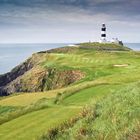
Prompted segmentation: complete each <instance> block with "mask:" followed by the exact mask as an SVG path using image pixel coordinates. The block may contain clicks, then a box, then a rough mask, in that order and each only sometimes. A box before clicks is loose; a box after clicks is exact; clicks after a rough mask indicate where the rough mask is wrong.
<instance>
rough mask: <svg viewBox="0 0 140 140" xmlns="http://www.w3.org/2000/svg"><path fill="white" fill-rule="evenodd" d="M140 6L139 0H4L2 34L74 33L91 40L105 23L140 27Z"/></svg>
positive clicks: (0, 18)
mask: <svg viewBox="0 0 140 140" xmlns="http://www.w3.org/2000/svg"><path fill="white" fill-rule="evenodd" d="M139 5H140V1H139V0H133V1H130V0H0V30H1V32H0V36H2V35H3V34H4V36H5V37H4V38H6V37H8V34H13V33H14V36H15V38H14V39H13V40H16V39H17V40H18V39H20V38H22V39H23V38H25V39H27V37H26V36H27V35H26V33H28V34H29V36H28V38H29V39H30V38H31V40H33V39H32V38H34V37H33V36H34V35H33V34H35V33H37V35H36V37H35V38H37V37H38V38H44V36H46V37H48V38H49V35H50V36H51V37H52V38H54V40H56V39H57V40H58V38H60V36H61V37H62V36H66V34H67V33H66V32H71V33H73V35H72V34H69V35H70V37H71V38H74V37H73V36H74V34H75V36H76V34H77V35H79V36H81V38H85V39H88V38H90V36H91V34H92V36H94V34H97V33H98V32H99V29H100V24H101V23H102V22H105V23H107V24H108V25H109V26H112V27H113V29H114V30H115V29H116V30H118V28H120V29H122V30H125V31H128V29H129V28H131V27H133V28H137V29H138V30H139V27H140V8H139ZM116 30H115V31H116ZM83 32H84V33H86V34H85V35H81V34H82V33H83ZM92 32H93V33H92ZM112 32H113V31H112ZM135 32H138V31H136V30H135ZM54 34H55V35H54ZM60 34H61V35H60ZM62 34H64V35H62ZM6 35H7V36H6ZM67 35H68V34H67ZM98 36H100V32H99V35H98ZM9 38H11V36H10V35H9ZM63 38H64V37H63ZM67 38H69V37H68V36H67ZM75 38H76V37H75ZM95 38H96V37H95ZM5 40H6V39H5ZM10 40H11V39H10ZM60 40H61V39H60Z"/></svg>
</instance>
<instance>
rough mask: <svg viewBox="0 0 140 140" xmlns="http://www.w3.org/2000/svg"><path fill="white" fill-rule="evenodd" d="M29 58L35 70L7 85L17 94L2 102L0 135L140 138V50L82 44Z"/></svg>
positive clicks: (12, 139) (19, 137)
mask: <svg viewBox="0 0 140 140" xmlns="http://www.w3.org/2000/svg"><path fill="white" fill-rule="evenodd" d="M28 61H29V62H28V64H30V65H31V66H30V67H31V68H30V67H29V68H28V69H26V71H24V72H22V74H21V73H20V76H19V77H16V76H15V77H16V78H15V79H14V81H11V82H9V83H8V85H5V88H4V90H7V91H14V93H12V94H11V95H10V96H7V97H4V98H1V100H0V123H1V125H0V139H2V140H9V139H10V140H22V139H23V140H25V139H26V140H32V139H44V140H45V139H46V140H47V139H70V140H71V139H75V140H78V139H93V140H94V139H96V140H102V139H107V140H119V139H120V140H122V139H133V138H134V137H136V138H138V137H139V130H140V125H139V124H140V119H139V118H140V116H139V114H140V113H139V112H140V103H139V99H140V94H139V93H140V88H139V85H140V84H139V79H140V52H135V51H132V50H130V49H129V48H127V47H124V46H121V45H117V44H99V43H81V44H77V45H76V46H75V47H63V48H58V49H53V50H49V51H46V52H39V53H37V54H34V55H33V56H32V57H31V58H30V60H28ZM21 66H22V69H25V67H23V65H21ZM21 66H20V67H17V68H16V69H14V71H17V70H21ZM24 66H26V68H27V66H29V65H27V62H25V63H24ZM14 74H15V72H14ZM9 75H12V73H10V74H9ZM4 77H5V76H4ZM2 78H3V77H2ZM8 80H9V81H10V79H8ZM17 91H18V94H17V93H16V92H17ZM31 92H35V93H31ZM83 108H84V109H83Z"/></svg>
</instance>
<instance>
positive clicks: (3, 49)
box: [0, 43, 140, 74]
mask: <svg viewBox="0 0 140 140" xmlns="http://www.w3.org/2000/svg"><path fill="white" fill-rule="evenodd" d="M68 44H69V43H65V44H64V43H57V44H0V74H3V73H6V72H9V71H10V70H11V69H12V68H14V67H15V66H17V65H18V64H20V63H21V62H23V61H25V60H26V59H27V58H28V57H29V56H31V55H32V54H33V53H35V52H39V51H45V50H49V49H52V48H57V47H63V46H65V45H68ZM124 45H126V46H128V47H129V48H132V49H133V50H136V51H140V43H125V44H124Z"/></svg>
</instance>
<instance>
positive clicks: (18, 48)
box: [0, 43, 68, 74]
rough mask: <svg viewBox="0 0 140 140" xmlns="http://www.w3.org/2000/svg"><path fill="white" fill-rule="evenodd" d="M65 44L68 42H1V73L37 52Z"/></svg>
mask: <svg viewBox="0 0 140 140" xmlns="http://www.w3.org/2000/svg"><path fill="white" fill-rule="evenodd" d="M65 45H68V44H66V43H65V44H64V43H57V44H0V74H3V73H7V72H9V71H10V70H11V69H12V68H14V67H15V66H17V65H18V64H20V63H22V62H23V61H25V60H26V59H27V58H28V57H30V56H31V55H32V54H33V53H35V52H39V51H45V50H49V49H52V48H57V47H63V46H65Z"/></svg>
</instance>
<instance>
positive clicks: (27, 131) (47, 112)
mask: <svg viewBox="0 0 140 140" xmlns="http://www.w3.org/2000/svg"><path fill="white" fill-rule="evenodd" d="M79 110H80V109H79V108H66V107H61V106H60V107H59V106H58V107H56V108H49V109H43V110H40V111H35V112H32V113H29V114H27V115H24V116H21V117H19V118H17V119H14V120H13V121H9V122H7V123H5V124H3V125H1V126H0V139H2V140H25V139H26V140H31V139H35V138H36V137H38V136H40V135H41V134H42V133H43V132H45V130H47V129H49V128H51V127H54V126H57V125H59V124H60V123H62V122H63V121H64V120H66V119H69V118H71V117H72V116H74V115H76V114H77V113H78V112H79Z"/></svg>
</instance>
